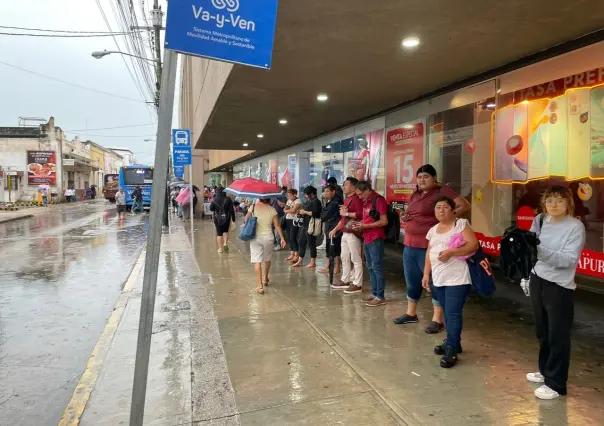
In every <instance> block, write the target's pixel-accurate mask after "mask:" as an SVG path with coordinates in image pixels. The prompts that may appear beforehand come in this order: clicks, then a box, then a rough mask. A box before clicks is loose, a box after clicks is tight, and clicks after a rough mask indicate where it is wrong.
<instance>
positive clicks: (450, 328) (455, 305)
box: [432, 284, 472, 348]
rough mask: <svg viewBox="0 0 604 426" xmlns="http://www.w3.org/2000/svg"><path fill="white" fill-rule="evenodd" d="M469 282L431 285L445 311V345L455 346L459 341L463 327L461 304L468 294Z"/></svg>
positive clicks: (464, 301)
mask: <svg viewBox="0 0 604 426" xmlns="http://www.w3.org/2000/svg"><path fill="white" fill-rule="evenodd" d="M471 287H472V285H471V284H464V285H451V286H442V287H436V286H434V287H433V290H432V291H433V292H434V293H436V297H437V299H438V300H439V301H440V305H441V306H442V307H443V310H444V311H445V325H446V326H447V346H451V347H453V348H457V347H458V346H459V345H460V343H461V330H462V328H463V305H464V304H465V303H466V299H467V298H468V294H470V288H471Z"/></svg>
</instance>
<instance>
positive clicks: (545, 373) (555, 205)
mask: <svg viewBox="0 0 604 426" xmlns="http://www.w3.org/2000/svg"><path fill="white" fill-rule="evenodd" d="M541 205H542V211H543V212H544V213H542V214H541V215H538V216H537V217H536V218H535V220H534V221H533V225H532V227H531V231H533V232H536V233H537V234H539V240H540V244H539V245H538V246H537V259H538V261H537V263H536V264H535V267H534V268H533V271H532V273H531V279H530V295H531V302H532V305H533V313H534V316H535V328H536V332H537V339H538V340H539V371H538V372H535V373H528V374H527V375H526V378H527V380H528V381H530V382H533V383H539V384H542V386H540V387H539V388H537V390H535V396H536V397H537V398H539V399H555V398H558V397H559V396H561V395H566V381H567V380H568V368H569V365H570V335H571V329H572V325H573V316H574V305H573V297H574V293H575V288H576V287H577V286H576V284H575V273H576V269H577V264H578V263H579V257H580V256H581V250H583V246H584V245H585V227H584V226H583V224H582V223H581V221H580V220H578V219H575V218H574V210H575V204H574V201H573V196H572V194H571V193H570V191H569V190H568V189H567V188H565V187H563V186H553V187H551V188H549V189H548V190H547V191H545V193H544V194H543V198H542V199H541ZM546 213H547V214H546ZM542 215H545V216H544V217H543V221H541V216H542ZM541 223H542V224H543V225H541Z"/></svg>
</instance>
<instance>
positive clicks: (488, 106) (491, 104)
mask: <svg viewBox="0 0 604 426" xmlns="http://www.w3.org/2000/svg"><path fill="white" fill-rule="evenodd" d="M496 106H497V105H495V104H494V103H490V104H487V108H495V107H496Z"/></svg>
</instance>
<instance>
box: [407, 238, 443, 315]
mask: <svg viewBox="0 0 604 426" xmlns="http://www.w3.org/2000/svg"><path fill="white" fill-rule="evenodd" d="M427 251H428V249H425V248H417V247H406V246H405V248H404V249H403V275H404V276H405V284H406V285H407V300H410V301H411V302H414V303H419V299H420V297H422V291H423V288H422V278H423V277H424V265H425V263H426V256H427ZM430 287H431V290H432V304H433V305H434V306H440V303H438V296H435V294H436V293H434V286H433V285H432V279H430Z"/></svg>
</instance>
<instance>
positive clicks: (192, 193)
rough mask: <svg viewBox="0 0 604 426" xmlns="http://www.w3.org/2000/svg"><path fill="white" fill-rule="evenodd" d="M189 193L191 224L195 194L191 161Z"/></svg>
mask: <svg viewBox="0 0 604 426" xmlns="http://www.w3.org/2000/svg"><path fill="white" fill-rule="evenodd" d="M189 191H190V192H189V193H190V194H191V202H190V203H189V204H191V223H192V222H193V219H194V218H193V195H194V194H195V193H194V192H193V162H192V161H191V164H190V165H189ZM191 238H193V236H192V235H191Z"/></svg>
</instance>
